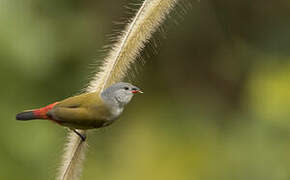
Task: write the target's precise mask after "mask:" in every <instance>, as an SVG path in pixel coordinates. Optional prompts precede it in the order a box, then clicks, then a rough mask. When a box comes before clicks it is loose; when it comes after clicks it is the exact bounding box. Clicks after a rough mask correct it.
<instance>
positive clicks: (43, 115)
mask: <svg viewBox="0 0 290 180" xmlns="http://www.w3.org/2000/svg"><path fill="white" fill-rule="evenodd" d="M56 104H58V102H55V103H52V104H50V105H47V106H45V107H43V108H40V109H36V110H34V111H33V114H34V116H35V117H37V118H39V119H50V118H49V117H48V116H47V112H48V111H49V110H51V109H52V108H53V107H54V106H55V105H56Z"/></svg>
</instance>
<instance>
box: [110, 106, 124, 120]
mask: <svg viewBox="0 0 290 180" xmlns="http://www.w3.org/2000/svg"><path fill="white" fill-rule="evenodd" d="M110 112H111V116H110V118H109V119H108V120H109V121H113V120H115V119H117V118H118V117H119V116H120V115H121V114H122V112H123V108H112V109H111V110H110Z"/></svg>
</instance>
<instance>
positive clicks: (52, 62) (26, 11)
mask: <svg viewBox="0 0 290 180" xmlns="http://www.w3.org/2000/svg"><path fill="white" fill-rule="evenodd" d="M136 3H137V4H140V1H138V2H137V1H135V0H98V1H94V0H86V1H84V0H50V1H46V0H26V1H17V0H1V1H0V82H1V88H0V97H1V101H0V114H1V125H0V179H1V180H2V179H3V180H4V179H25V180H26V179H27V180H32V179H36V180H38V179H41V180H45V179H54V177H55V174H56V170H57V167H58V164H59V162H60V156H61V153H62V147H63V144H64V142H65V141H66V139H65V135H66V133H67V131H66V130H65V129H64V128H62V127H60V126H57V125H55V124H53V123H51V122H47V121H33V122H32V121H31V122H17V121H16V120H15V114H16V113H17V112H19V111H22V110H24V109H33V108H36V107H39V106H43V105H46V104H49V103H52V102H54V101H57V100H61V99H63V98H65V97H69V96H71V95H74V94H76V93H78V92H80V90H81V89H83V88H84V87H85V86H86V84H87V83H88V81H89V79H88V78H89V77H90V76H91V74H92V72H93V70H94V69H95V68H96V66H97V65H98V64H100V62H101V61H102V59H103V57H104V56H105V55H106V51H102V49H104V48H103V47H104V46H105V45H110V40H109V39H110V38H111V37H112V36H110V35H111V34H115V33H116V32H118V31H120V30H122V29H123V27H124V25H122V24H118V23H117V24H118V25H116V24H114V22H126V19H128V18H129V17H132V15H133V12H134V9H135V10H136V9H137V8H138V5H134V4H136ZM190 3H191V8H189V6H190V5H189V3H185V4H184V6H185V7H184V8H181V7H178V8H176V10H175V11H174V12H173V13H172V14H171V15H172V16H171V17H170V18H169V20H168V21H166V23H165V25H164V26H163V29H162V32H159V33H156V34H155V35H154V40H153V41H151V42H150V46H151V47H149V46H148V47H149V48H146V50H145V52H143V53H142V57H143V59H144V60H145V61H146V63H145V65H142V63H139V65H138V66H137V69H139V70H138V71H137V73H136V71H134V72H135V73H134V74H135V77H134V78H130V80H131V81H132V82H134V84H136V85H138V86H140V87H141V88H142V89H143V90H144V92H145V93H144V94H143V95H140V96H139V95H138V96H137V97H135V98H134V100H133V102H132V103H131V104H130V105H129V106H128V107H127V109H126V111H125V112H124V114H123V116H122V117H121V118H120V119H119V121H117V122H116V123H114V124H113V125H112V126H110V127H108V128H105V129H100V130H97V131H94V132H91V133H90V135H89V145H90V147H89V151H88V153H87V158H86V161H85V164H84V172H83V177H82V179H84V180H95V179H102V180H117V179H118V180H136V179H138V180H147V179H151V180H159V179H167V180H212V179H215V180H233V179H235V180H245V179H248V180H259V179H261V180H289V179H290V171H289V169H290V155H289V152H290V111H289V107H290V83H289V81H290V51H289V42H290V23H289V22H290V1H287V0H276V1H265V0H255V1H250V0H235V1H228V0H219V1H216V0H201V1H200V2H199V1H195V0H194V1H191V2H190ZM132 4H133V5H132ZM125 6H129V7H130V8H129V9H128V8H125ZM132 8H133V10H132ZM184 9H186V11H187V13H185V14H184V12H183V10H184ZM113 37H114V36H113ZM152 47H154V48H152ZM130 74H133V72H132V73H130Z"/></svg>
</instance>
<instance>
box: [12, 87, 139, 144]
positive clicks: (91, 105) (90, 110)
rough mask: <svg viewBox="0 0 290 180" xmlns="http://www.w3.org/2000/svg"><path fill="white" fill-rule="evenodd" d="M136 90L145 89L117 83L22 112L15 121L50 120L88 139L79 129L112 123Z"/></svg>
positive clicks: (83, 138) (137, 91)
mask: <svg viewBox="0 0 290 180" xmlns="http://www.w3.org/2000/svg"><path fill="white" fill-rule="evenodd" d="M136 93H143V92H142V91H141V90H140V88H138V87H136V86H134V85H132V84H130V83H126V82H118V83H115V84H113V85H111V86H109V87H108V88H106V89H105V90H104V91H102V92H101V93H97V92H89V93H83V94H80V95H76V96H72V97H69V98H66V99H64V100H62V101H59V102H55V103H52V104H49V105H47V106H45V107H42V108H39V109H33V110H26V111H23V112H20V113H18V114H17V115H16V120H20V121H28V120H34V119H44V120H50V121H52V122H55V123H57V124H59V125H61V126H65V127H68V128H69V129H71V130H72V131H74V132H75V133H76V134H77V135H78V136H80V138H81V139H82V140H83V141H85V139H86V136H85V135H84V134H81V133H80V132H78V131H77V129H81V130H86V129H95V128H101V127H105V126H108V125H110V124H112V123H113V122H114V121H115V120H116V119H118V118H119V117H120V115H121V114H122V112H123V110H124V108H125V106H126V105H127V104H128V103H129V102H130V101H131V99H132V97H133V96H134V94H136Z"/></svg>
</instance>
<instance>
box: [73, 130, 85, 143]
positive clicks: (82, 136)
mask: <svg viewBox="0 0 290 180" xmlns="http://www.w3.org/2000/svg"><path fill="white" fill-rule="evenodd" d="M73 132H75V133H76V134H77V135H78V136H79V137H80V138H81V140H82V141H86V139H87V136H86V135H85V134H81V133H79V132H78V131H77V130H75V129H74V130H73Z"/></svg>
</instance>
